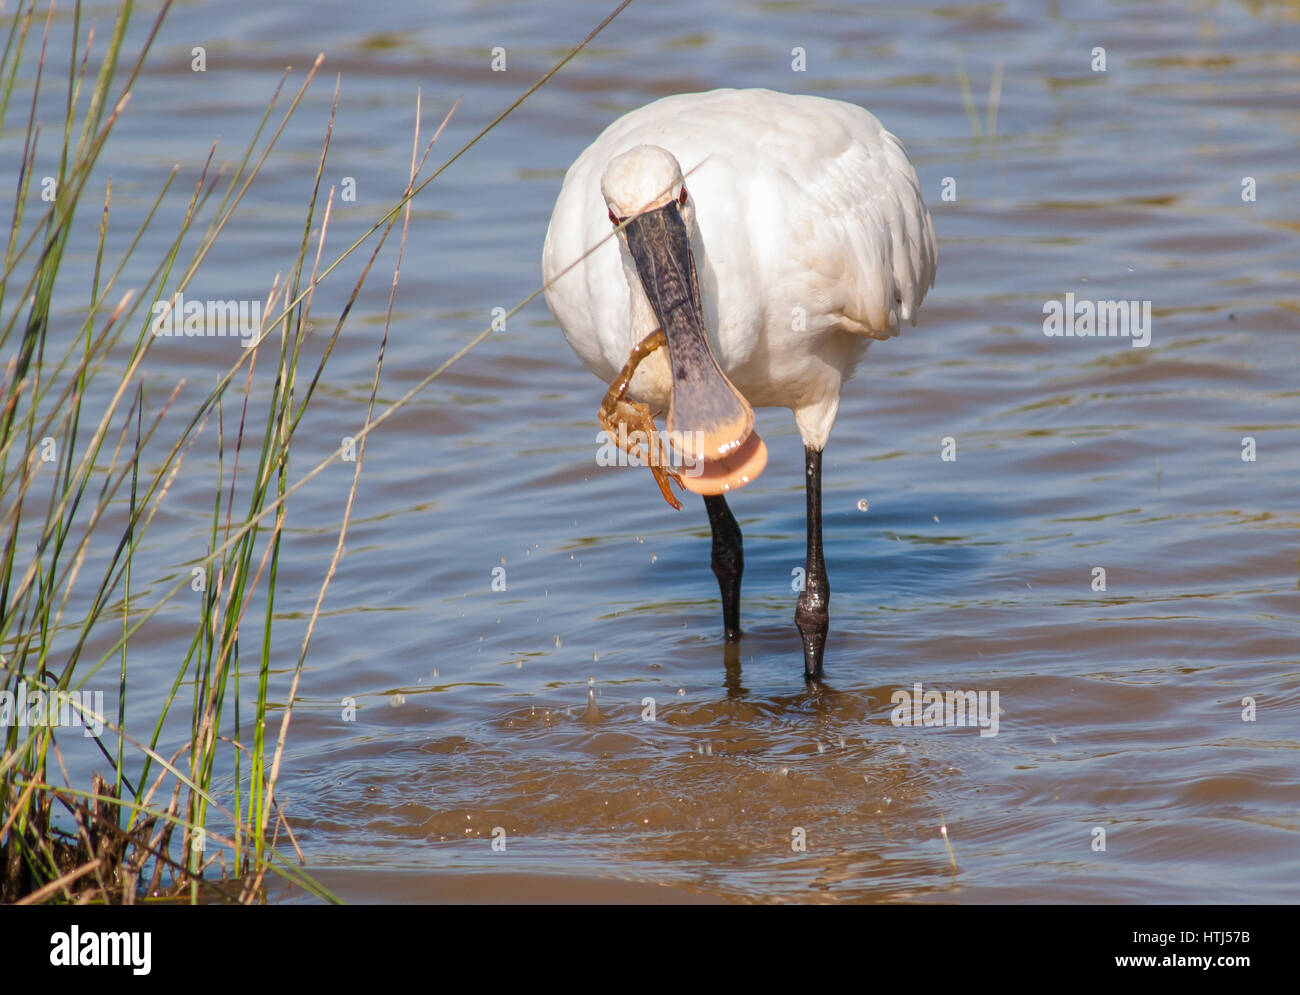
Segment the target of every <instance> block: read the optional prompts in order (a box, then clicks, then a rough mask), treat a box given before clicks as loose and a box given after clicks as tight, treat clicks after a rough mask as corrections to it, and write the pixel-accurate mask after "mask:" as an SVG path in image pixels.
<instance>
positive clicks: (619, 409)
mask: <svg viewBox="0 0 1300 995" xmlns="http://www.w3.org/2000/svg"><path fill="white" fill-rule="evenodd" d="M666 341H667V339H666V338H665V336H664V332H663V329H662V328H656V329H655V330H654V331H653V332H651V333H650V334H649V335H647V336H646V337H645V338H644V339H642V340H641V341H640V342H638V343H637V344H636V346H634V347H633V349H632V354H631V356H629V357H628V361H627V363H626V364H624V366H623V370H622V372H621V373H619V375H618V376H617V377H615V378H614V382H613V383H611V384H610V385H609V390H607V391H606V392H605V399H604V400H603V401H602V402H601V405H600V411H599V412H598V413H597V416H598V417H599V418H600V424H601V427H602V428H603V429H604V430H605V432H606V433H607V434H608V435H609V437H610V439H611V440H612V441H614V442H615V443H617V444H618V446H619V447H620V448H621V449H622V450H623V451H624V452H626V453H627V454H628V455H629V456H634V457H635V458H636V459H637V461H638V462H640V463H644V464H645V465H647V466H649V467H650V472H651V473H653V474H654V475H655V483H657V484H658V485H659V492H660V493H661V494H663V496H664V500H665V501H667V502H668V503H669V504H670V505H672V506H673V507H674V508H676V509H677V510H678V511H681V509H682V503H681V502H680V501H678V500H677V497H676V495H674V494H673V491H672V488H671V487H670V486H669V481H670V480H671V481H673V482H675V483H676V484H677V487H678V488H679V489H683V490H684V489H685V488H684V487H683V486H682V478H681V475H680V474H679V473H678V472H677V471H676V470H675V469H674V468H673V467H672V465H671V464H670V462H669V461H668V454H667V453H666V452H665V450H666V449H667V446H665V445H664V444H663V443H662V441H661V440H660V438H659V430H658V429H657V428H656V427H655V421H654V417H653V416H652V415H651V414H650V408H649V406H648V405H645V404H641V403H639V402H637V401H629V400H627V398H626V396H625V395H626V394H627V388H628V385H629V384H630V383H631V382H632V377H633V375H634V374H635V373H636V368H637V367H638V366H640V365H641V361H642V360H643V359H645V358H646V357H647V356H649V355H650V353H652V352H654V351H655V350H656V349H658V348H659V347H660V346H662V345H664V343H665V342H666ZM629 429H630V431H629ZM643 444H644V448H643Z"/></svg>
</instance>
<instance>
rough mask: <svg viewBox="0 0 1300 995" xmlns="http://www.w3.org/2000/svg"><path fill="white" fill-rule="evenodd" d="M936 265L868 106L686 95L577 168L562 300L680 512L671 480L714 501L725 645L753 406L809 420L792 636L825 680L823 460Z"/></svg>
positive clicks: (747, 93) (890, 148)
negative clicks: (872, 354) (803, 543)
mask: <svg viewBox="0 0 1300 995" xmlns="http://www.w3.org/2000/svg"><path fill="white" fill-rule="evenodd" d="M611 224H613V226H614V227H615V228H616V229H617V237H615V238H608V239H606V236H608V235H609V234H610V225H611ZM602 239H604V242H603V244H601V243H602ZM593 246H594V247H595V250H594V251H591V252H590V254H589V255H587V256H586V258H585V259H583V258H582V257H583V255H584V253H587V252H588V251H589V250H591V249H592V248H593ZM579 259H582V261H581V262H580V263H578V264H577V265H576V266H573V264H574V262H575V261H577V260H579ZM935 264H936V247H935V236H934V223H933V222H932V221H931V220H930V214H929V212H928V211H927V210H926V208H925V204H924V202H923V201H922V199H921V191H920V188H919V186H918V183H917V179H916V171H915V170H914V169H913V168H912V164H911V162H910V161H909V160H908V158H907V153H906V151H905V150H904V149H903V146H902V143H900V142H899V140H898V139H897V138H895V137H894V136H893V135H891V134H890V133H889V132H888V131H886V130H885V129H884V128H883V127H882V126H881V124H880V122H879V121H878V120H876V118H875V117H874V116H873V115H871V114H869V113H868V112H867V111H865V110H863V109H862V108H861V107H857V106H855V105H854V104H849V103H844V102H842V101H838V100H828V99H825V98H822V97H811V96H793V95H790V94H785V93H775V92H773V91H771V90H713V91H710V92H708V93H686V94H680V95H678V96H673V97H665V98H663V99H662V100H656V101H655V102H654V103H652V104H648V105H647V106H645V107H642V108H640V109H639V110H635V111H632V112H631V113H629V114H626V115H624V116H623V117H621V118H619V119H618V120H617V121H615V122H614V123H613V124H611V125H610V126H609V127H608V128H606V129H605V131H604V132H603V133H602V134H601V135H600V137H599V138H597V139H596V141H595V142H593V143H592V144H591V146H590V147H588V148H587V150H586V151H585V152H583V153H582V155H580V156H579V157H578V159H577V161H575V162H574V164H573V165H572V166H570V167H569V171H568V173H567V174H566V175H565V177H564V185H563V187H562V188H561V189H560V196H559V198H558V199H557V200H556V202H555V211H554V213H553V214H552V215H551V224H550V228H549V230H548V231H547V233H546V245H545V247H544V249H543V252H542V269H543V274H544V276H545V279H546V281H547V283H548V284H549V286H548V288H547V291H546V302H547V304H548V305H549V306H550V308H551V311H552V313H553V314H554V315H555V317H556V319H557V320H558V321H559V323H560V326H561V328H562V329H563V331H564V337H565V338H566V339H567V340H568V343H569V345H570V346H572V347H573V350H574V351H575V352H576V353H577V354H578V356H579V357H580V358H581V359H582V361H583V363H585V364H586V365H587V367H588V369H590V370H591V371H592V372H594V373H595V374H597V375H598V376H600V377H601V378H602V379H604V380H606V381H611V385H610V388H609V391H608V393H607V394H606V397H605V401H604V403H603V404H602V405H601V409H600V420H601V423H602V424H603V425H604V426H605V428H606V429H607V430H608V431H609V432H610V433H611V435H613V436H614V437H615V438H616V439H618V440H619V441H620V444H621V445H622V446H623V447H624V448H625V449H628V450H629V451H633V450H638V451H639V452H641V453H642V454H644V456H645V457H648V459H647V462H650V463H651V464H652V469H653V471H654V473H655V477H656V479H657V481H658V482H659V486H660V489H661V490H662V492H663V494H664V497H665V498H666V499H667V500H668V502H669V503H670V504H672V505H673V506H674V507H677V508H680V507H681V505H680V503H679V502H678V501H677V499H676V497H675V496H674V495H673V493H672V490H671V488H670V487H669V484H668V482H669V479H672V480H673V481H674V482H676V483H677V484H678V485H679V486H682V487H684V488H685V489H686V490H689V491H692V492H694V493H697V494H701V495H703V497H704V504H705V507H706V509H707V510H708V514H709V524H710V526H711V528H712V531H713V572H714V574H715V575H716V576H717V578H718V585H719V588H720V590H721V594H722V617H723V625H724V627H725V630H726V636H727V639H728V640H735V639H738V638H739V636H740V577H741V572H742V571H743V569H744V557H743V553H742V547H741V535H740V528H739V527H738V526H737V525H736V519H735V517H734V516H733V515H732V513H731V509H730V508H729V507H728V506H727V499H726V496H725V495H726V494H727V493H729V492H730V491H732V490H735V489H737V488H739V487H743V486H744V485H745V484H747V483H749V482H750V481H751V480H753V479H754V478H755V477H757V476H758V474H759V473H761V472H762V470H763V467H764V465H765V464H766V462H767V449H766V447H765V446H764V445H763V442H762V440H760V439H759V438H758V435H757V434H756V433H755V432H754V430H753V427H754V412H753V408H754V407H764V406H771V407H785V408H790V409H791V410H792V411H793V412H794V419H795V424H796V425H797V426H798V428H799V434H800V435H801V436H802V437H803V444H804V453H805V465H806V489H807V509H808V510H807V516H808V545H807V566H806V570H805V584H804V590H803V592H802V593H801V594H800V595H799V601H798V606H797V608H796V610H795V625H796V626H797V627H798V629H799V633H800V635H801V636H802V637H803V647H804V674H805V676H806V677H807V678H809V679H812V678H817V677H820V675H821V673H822V656H823V653H824V651H825V647H826V632H827V629H828V627H829V623H830V616H829V604H830V584H829V582H828V580H827V576H826V564H825V561H824V559H823V556H822V514H821V474H822V450H823V449H824V448H825V446H826V441H827V439H828V438H829V436H830V432H831V427H832V425H834V423H835V416H836V413H837V411H838V410H839V403H840V391H841V389H842V388H843V386H844V382H845V381H846V380H848V379H849V377H851V376H852V375H853V371H854V368H855V367H856V365H857V363H858V360H859V359H860V358H861V357H862V354H863V352H864V351H865V350H866V348H867V345H868V344H869V343H870V341H871V340H872V339H885V338H889V337H891V336H894V335H897V334H898V329H899V324H900V322H901V321H904V320H906V321H910V322H912V323H915V316H916V310H917V308H918V307H919V306H920V304H921V301H922V299H923V298H924V297H925V293H926V291H927V290H929V288H930V287H931V286H932V285H933V283H934V272H935ZM570 266H572V268H571V269H568V271H567V272H565V270H566V267H570ZM561 274H562V275H561ZM552 281H553V282H552ZM661 346H662V347H663V348H660V347H661ZM664 412H667V415H668V433H667V440H668V442H667V445H658V446H656V445H654V443H655V442H657V441H658V437H656V436H654V435H653V433H654V432H655V428H654V422H653V420H652V419H653V418H654V417H655V416H656V415H659V414H662V413H664ZM629 426H630V427H631V429H632V430H633V434H631V435H630V436H629V434H628V431H627V430H628V427H629ZM637 432H644V433H647V435H645V436H641V437H638V436H637V435H636V434H635V433H637ZM642 438H644V439H648V440H649V443H650V444H649V445H647V446H645V447H640V446H639V445H638V443H639V442H640V439H642Z"/></svg>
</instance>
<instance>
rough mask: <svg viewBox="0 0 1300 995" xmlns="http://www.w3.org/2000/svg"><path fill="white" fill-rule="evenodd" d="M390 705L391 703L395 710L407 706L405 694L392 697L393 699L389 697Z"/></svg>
mask: <svg viewBox="0 0 1300 995" xmlns="http://www.w3.org/2000/svg"><path fill="white" fill-rule="evenodd" d="M388 703H389V704H390V705H392V706H393V707H394V708H396V707H397V706H398V705H405V704H406V695H404V694H395V695H392V696H391V697H389V699H388Z"/></svg>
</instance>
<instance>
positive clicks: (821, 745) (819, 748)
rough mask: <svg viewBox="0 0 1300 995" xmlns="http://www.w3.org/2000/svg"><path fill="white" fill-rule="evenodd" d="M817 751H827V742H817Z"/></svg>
mask: <svg viewBox="0 0 1300 995" xmlns="http://www.w3.org/2000/svg"><path fill="white" fill-rule="evenodd" d="M817 752H818V753H825V752H826V744H825V743H818V744H817Z"/></svg>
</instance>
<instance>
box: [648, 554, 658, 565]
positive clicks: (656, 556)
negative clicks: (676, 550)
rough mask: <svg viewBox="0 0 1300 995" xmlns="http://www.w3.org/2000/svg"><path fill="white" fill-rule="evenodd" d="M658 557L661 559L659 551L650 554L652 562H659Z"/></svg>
mask: <svg viewBox="0 0 1300 995" xmlns="http://www.w3.org/2000/svg"><path fill="white" fill-rule="evenodd" d="M658 559H659V554H658V553H651V554H650V562H651V563H655V562H657V561H658Z"/></svg>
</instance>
